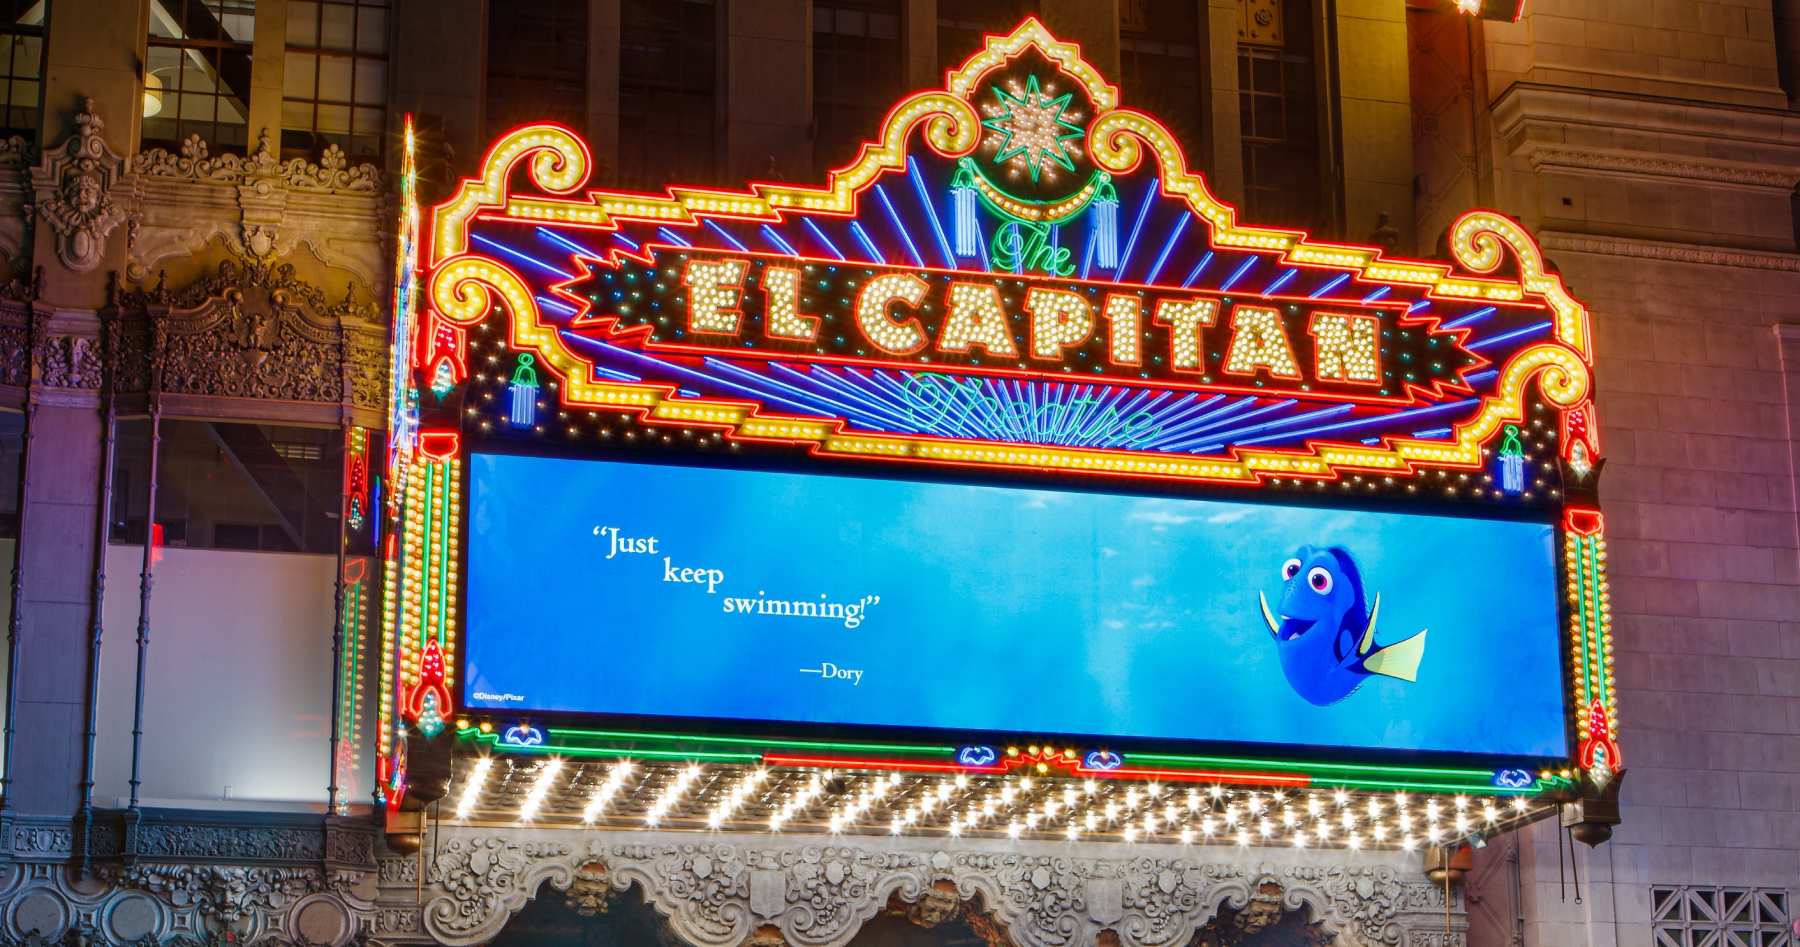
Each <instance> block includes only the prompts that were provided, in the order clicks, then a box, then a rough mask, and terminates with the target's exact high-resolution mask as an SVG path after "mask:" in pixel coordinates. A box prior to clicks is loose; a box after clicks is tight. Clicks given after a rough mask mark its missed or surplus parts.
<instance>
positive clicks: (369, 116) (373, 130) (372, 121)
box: [354, 108, 387, 135]
mask: <svg viewBox="0 0 1800 947" xmlns="http://www.w3.org/2000/svg"><path fill="white" fill-rule="evenodd" d="M355 119H356V128H355V129H354V130H355V132H356V133H357V134H358V135H380V134H381V133H382V132H383V131H384V130H385V129H384V128H383V127H382V126H383V125H384V124H385V123H386V120H387V113H386V112H385V111H383V110H381V109H363V108H359V109H357V110H356V114H355Z"/></svg>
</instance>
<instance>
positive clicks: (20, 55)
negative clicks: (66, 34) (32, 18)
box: [8, 36, 44, 76]
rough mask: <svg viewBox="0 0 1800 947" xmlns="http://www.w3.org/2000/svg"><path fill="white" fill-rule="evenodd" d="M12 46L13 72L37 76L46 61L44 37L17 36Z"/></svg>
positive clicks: (14, 73)
mask: <svg viewBox="0 0 1800 947" xmlns="http://www.w3.org/2000/svg"><path fill="white" fill-rule="evenodd" d="M8 45H10V46H11V47H12V72H13V75H15V76H36V75H37V74H38V70H39V69H41V68H43V63H44V38H43V37H41V36H15V37H13V41H12V42H11V43H10V44H8Z"/></svg>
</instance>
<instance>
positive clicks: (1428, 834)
mask: <svg viewBox="0 0 1800 947" xmlns="http://www.w3.org/2000/svg"><path fill="white" fill-rule="evenodd" d="M1425 838H1426V840H1427V841H1429V842H1430V843H1431V844H1433V845H1436V844H1437V843H1439V842H1441V841H1443V840H1444V831H1443V830H1442V829H1440V828H1438V827H1437V826H1435V825H1434V826H1432V827H1430V828H1428V829H1426V830H1425Z"/></svg>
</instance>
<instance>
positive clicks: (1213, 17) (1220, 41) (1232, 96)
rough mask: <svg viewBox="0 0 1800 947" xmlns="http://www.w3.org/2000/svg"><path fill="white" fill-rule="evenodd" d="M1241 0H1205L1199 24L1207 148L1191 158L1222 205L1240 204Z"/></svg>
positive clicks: (1242, 186)
mask: <svg viewBox="0 0 1800 947" xmlns="http://www.w3.org/2000/svg"><path fill="white" fill-rule="evenodd" d="M1238 3H1239V0H1207V3H1206V19H1205V20H1204V21H1203V22H1202V24H1201V29H1202V31H1203V34H1204V35H1203V37H1202V38H1203V40H1204V42H1205V44H1206V63H1207V74H1206V75H1205V76H1202V77H1201V79H1202V82H1201V86H1200V88H1201V95H1202V96H1204V97H1205V102H1204V105H1203V108H1202V111H1201V122H1202V132H1203V134H1204V135H1205V138H1206V141H1205V143H1204V144H1203V145H1202V147H1203V148H1204V149H1205V150H1204V151H1202V152H1199V153H1197V154H1195V156H1194V158H1193V160H1194V161H1195V162H1199V163H1204V167H1202V168H1201V169H1200V170H1201V172H1202V173H1204V174H1205V175H1206V182H1207V184H1208V185H1209V186H1211V187H1212V192H1213V196H1215V197H1217V198H1219V199H1220V200H1222V201H1225V202H1226V203H1229V204H1232V205H1236V206H1242V204H1243V203H1244V126H1243V118H1242V116H1241V115H1239V104H1238V64H1237V60H1238V56H1237V24H1238Z"/></svg>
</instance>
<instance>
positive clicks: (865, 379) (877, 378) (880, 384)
mask: <svg viewBox="0 0 1800 947" xmlns="http://www.w3.org/2000/svg"><path fill="white" fill-rule="evenodd" d="M843 377H844V381H845V382H846V383H848V384H851V385H854V386H855V387H856V388H857V389H858V390H867V389H869V388H871V387H873V389H874V393H875V394H878V395H880V396H881V397H884V398H886V397H892V398H893V399H894V400H895V401H897V402H899V403H900V404H902V405H905V406H906V407H907V413H908V415H909V416H910V415H912V414H914V413H916V412H914V411H913V409H912V406H911V403H910V402H908V401H907V395H906V386H904V385H902V384H901V383H900V382H897V381H895V380H894V379H892V378H889V377H888V375H887V372H884V371H882V370H881V369H879V368H877V369H873V370H871V371H870V372H869V374H868V375H867V376H864V375H863V373H862V372H859V371H854V370H850V369H846V370H845V371H844V373H843ZM940 390H941V389H940ZM962 420H963V419H962V418H952V417H951V414H950V412H949V411H948V410H946V411H945V412H944V413H943V414H941V415H939V416H938V417H937V419H936V421H937V422H943V421H953V422H955V423H956V424H957V427H956V428H948V427H943V426H940V425H939V424H938V423H934V422H927V421H924V420H923V419H915V420H914V421H913V422H912V423H913V426H914V427H918V426H921V425H925V426H927V427H928V428H929V429H930V430H931V431H932V432H933V433H938V434H945V435H955V434H957V433H959V432H960V433H964V434H970V435H973V433H974V432H973V431H972V430H971V429H969V428H968V427H967V426H966V425H963V424H962V423H961V422H962Z"/></svg>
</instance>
